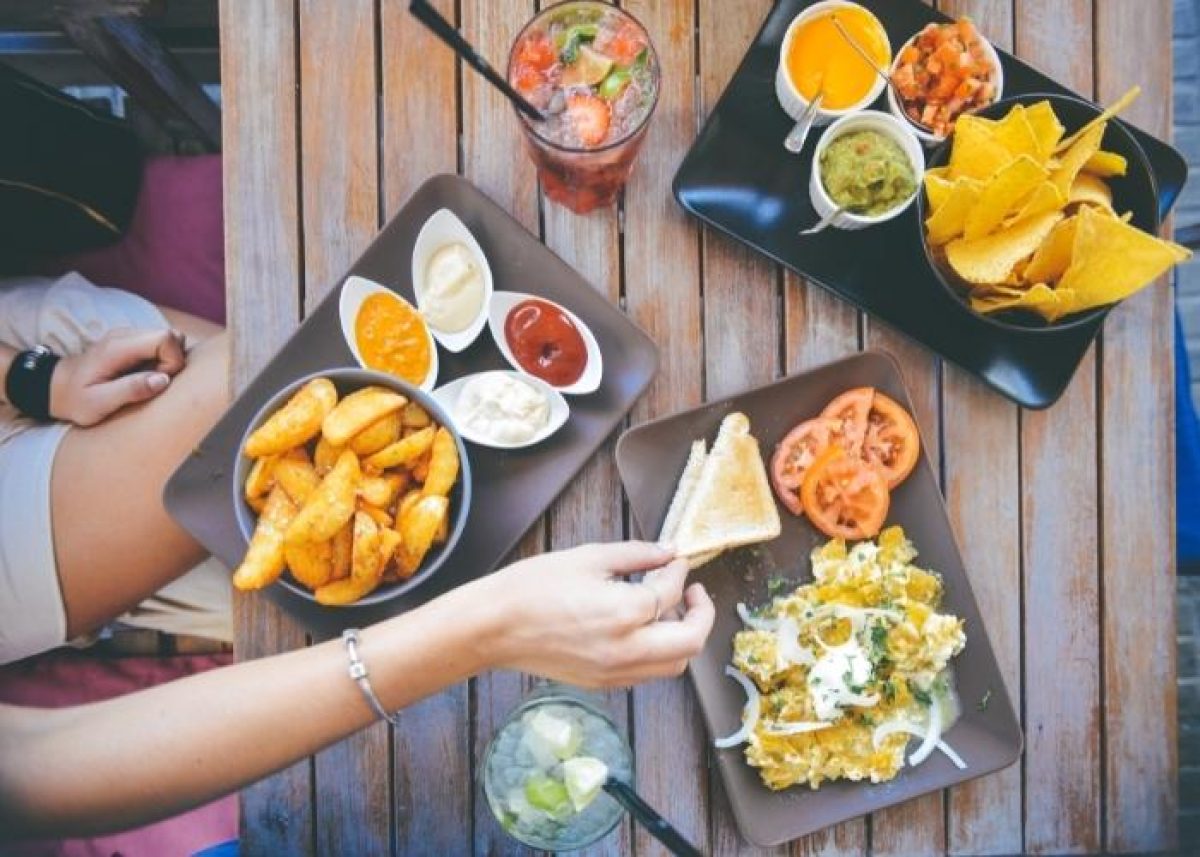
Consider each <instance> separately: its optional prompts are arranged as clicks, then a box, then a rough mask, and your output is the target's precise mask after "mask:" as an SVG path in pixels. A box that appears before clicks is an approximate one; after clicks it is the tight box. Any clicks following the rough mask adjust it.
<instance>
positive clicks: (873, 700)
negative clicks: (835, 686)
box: [838, 693, 879, 708]
mask: <svg viewBox="0 0 1200 857" xmlns="http://www.w3.org/2000/svg"><path fill="white" fill-rule="evenodd" d="M838 702H840V703H844V704H845V705H853V706H854V707H855V708H871V707H872V706H875V705H878V704H879V694H877V693H872V694H871V695H870V696H867V695H866V694H862V693H847V694H843V695H842V696H841V698H840V699H839V700H838Z"/></svg>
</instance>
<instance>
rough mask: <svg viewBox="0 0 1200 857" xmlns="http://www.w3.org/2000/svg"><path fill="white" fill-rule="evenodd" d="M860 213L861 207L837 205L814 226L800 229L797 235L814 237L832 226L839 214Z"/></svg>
mask: <svg viewBox="0 0 1200 857" xmlns="http://www.w3.org/2000/svg"><path fill="white" fill-rule="evenodd" d="M860 211H862V206H861V205H839V206H838V207H837V208H835V209H834V210H833V211H831V212H829V213H828V214H826V215H825V216H824V217H822V218H821V219H820V220H818V221H817V222H816V225H814V226H810V227H808V229H801V230H800V232H799V234H800V235H816V234H817V233H818V232H823V231H825V230H826V229H828V228H829V226H830V224H832V223H833V221H834V220H836V219H837V216H838V215H839V214H842V213H847V212H848V213H850V214H858V213H859V212H860Z"/></svg>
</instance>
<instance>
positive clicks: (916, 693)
mask: <svg viewBox="0 0 1200 857" xmlns="http://www.w3.org/2000/svg"><path fill="white" fill-rule="evenodd" d="M908 690H909V692H910V693H911V694H912V695H913V698H914V699H915V700H916V701H917V702H919V703H921V704H922V705H926V706H928V705H933V697H932V696H930V695H929V691H927V690H921V688H919V687H913V686H912V685H909V688H908Z"/></svg>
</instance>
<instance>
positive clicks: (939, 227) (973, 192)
mask: <svg viewBox="0 0 1200 857" xmlns="http://www.w3.org/2000/svg"><path fill="white" fill-rule="evenodd" d="M982 192H983V185H982V184H981V183H980V182H977V181H975V180H974V179H966V178H964V179H959V180H958V181H956V182H954V184H953V186H952V187H951V188H950V195H949V196H947V197H946V201H945V202H944V203H942V206H941V207H940V208H938V209H937V211H935V212H934V213H933V215H931V216H930V217H929V218H928V219H926V221H925V229H926V231H927V232H928V235H929V243H930V244H932V245H933V246H934V247H940V246H941V245H943V244H945V243H946V242H948V241H952V240H954V239H955V238H957V237H958V236H959V235H961V234H962V231H963V228H964V226H965V225H966V222H967V215H968V214H970V213H971V209H973V208H974V207H975V204H976V203H977V202H979V197H980V195H981V194H982Z"/></svg>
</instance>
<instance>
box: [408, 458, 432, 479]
mask: <svg viewBox="0 0 1200 857" xmlns="http://www.w3.org/2000/svg"><path fill="white" fill-rule="evenodd" d="M429 459H430V455H429V453H426V454H425V455H422V456H421V457H420V458H419V459H417V461H416V463H415V464H413V466H412V469H410V470H409V473H411V474H412V478H413V479H415V480H416V481H418V482H420V483H421V484H422V485H424V484H425V480H426V479H428V478H429Z"/></svg>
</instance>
